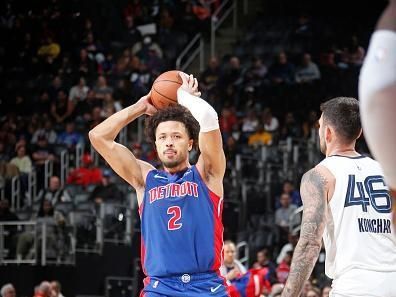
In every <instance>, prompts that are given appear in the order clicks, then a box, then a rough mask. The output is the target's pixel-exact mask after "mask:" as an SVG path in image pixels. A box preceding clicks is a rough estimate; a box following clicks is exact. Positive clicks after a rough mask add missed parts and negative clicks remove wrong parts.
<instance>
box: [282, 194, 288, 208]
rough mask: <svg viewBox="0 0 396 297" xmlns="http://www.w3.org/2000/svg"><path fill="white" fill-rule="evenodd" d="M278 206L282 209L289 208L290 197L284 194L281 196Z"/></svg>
mask: <svg viewBox="0 0 396 297" xmlns="http://www.w3.org/2000/svg"><path fill="white" fill-rule="evenodd" d="M280 204H281V205H282V207H284V208H288V207H289V205H290V196H289V194H286V193H284V194H282V195H281V196H280Z"/></svg>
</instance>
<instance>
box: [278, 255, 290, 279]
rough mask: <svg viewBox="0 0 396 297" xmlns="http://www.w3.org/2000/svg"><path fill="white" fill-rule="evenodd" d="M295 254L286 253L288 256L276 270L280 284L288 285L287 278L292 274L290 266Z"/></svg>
mask: <svg viewBox="0 0 396 297" xmlns="http://www.w3.org/2000/svg"><path fill="white" fill-rule="evenodd" d="M292 256H293V252H292V251H289V252H287V253H286V256H285V257H284V258H283V260H282V261H281V262H280V263H279V265H278V267H277V268H276V277H277V279H278V282H280V283H282V284H284V283H286V280H287V277H288V276H289V273H290V265H291V260H292Z"/></svg>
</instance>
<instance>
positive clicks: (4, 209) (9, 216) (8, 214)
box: [0, 199, 19, 296]
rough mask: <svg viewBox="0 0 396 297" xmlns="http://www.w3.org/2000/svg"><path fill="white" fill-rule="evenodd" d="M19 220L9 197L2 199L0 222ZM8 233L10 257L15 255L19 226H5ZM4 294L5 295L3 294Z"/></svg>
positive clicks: (0, 203)
mask: <svg viewBox="0 0 396 297" xmlns="http://www.w3.org/2000/svg"><path fill="white" fill-rule="evenodd" d="M10 221H19V218H18V216H17V215H16V214H15V213H14V212H12V211H11V210H10V202H9V201H8V200H7V199H2V200H0V222H10ZM3 228H4V230H5V231H6V232H7V233H8V235H5V241H4V247H5V248H6V249H8V255H7V256H8V257H9V258H13V257H15V250H16V242H17V234H18V230H17V227H16V226H15V225H14V226H12V225H8V226H4V227H3ZM3 296H4V295H3Z"/></svg>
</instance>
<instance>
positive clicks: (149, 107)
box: [138, 92, 158, 116]
mask: <svg viewBox="0 0 396 297" xmlns="http://www.w3.org/2000/svg"><path fill="white" fill-rule="evenodd" d="M138 102H140V103H142V104H143V105H144V106H145V107H146V109H145V111H144V113H145V114H147V115H149V116H152V115H153V114H155V113H156V112H157V111H158V110H157V108H155V106H154V105H153V104H152V103H151V92H150V93H148V94H147V95H144V96H142V97H141V98H140V99H139V101H138Z"/></svg>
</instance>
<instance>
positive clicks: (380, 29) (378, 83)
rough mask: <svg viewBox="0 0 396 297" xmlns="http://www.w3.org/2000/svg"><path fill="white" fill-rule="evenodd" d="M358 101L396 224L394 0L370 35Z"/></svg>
mask: <svg viewBox="0 0 396 297" xmlns="http://www.w3.org/2000/svg"><path fill="white" fill-rule="evenodd" d="M359 100H360V108H361V112H362V124H363V131H364V135H365V137H366V140H367V144H368V146H369V148H370V150H371V152H372V154H373V156H374V157H375V158H376V159H377V160H378V162H380V164H381V166H382V168H383V169H384V174H385V179H386V181H387V183H388V186H389V187H390V189H391V193H392V195H393V199H394V200H393V201H394V203H393V223H394V224H395V226H396V156H395V153H396V132H395V129H394V125H395V113H396V0H390V1H389V4H388V6H387V8H386V9H385V11H384V12H383V14H382V16H381V17H380V19H379V21H378V24H377V29H376V31H375V32H374V34H373V36H372V37H371V40H370V46H369V50H368V52H367V56H366V59H365V61H364V63H363V67H362V71H361V72H360V79H359Z"/></svg>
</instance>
